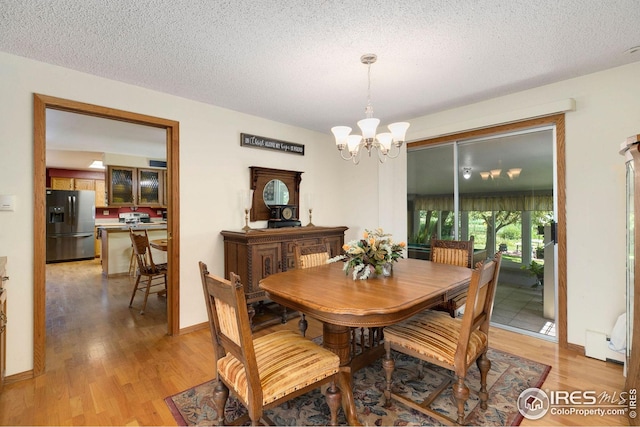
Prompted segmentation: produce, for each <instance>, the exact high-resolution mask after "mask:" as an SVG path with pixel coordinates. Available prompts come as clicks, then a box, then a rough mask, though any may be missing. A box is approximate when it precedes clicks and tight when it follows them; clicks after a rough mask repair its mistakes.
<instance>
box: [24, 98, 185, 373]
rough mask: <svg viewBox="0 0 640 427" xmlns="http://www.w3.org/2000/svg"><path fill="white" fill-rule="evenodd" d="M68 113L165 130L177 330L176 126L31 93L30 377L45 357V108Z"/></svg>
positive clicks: (171, 295)
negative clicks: (32, 164)
mask: <svg viewBox="0 0 640 427" xmlns="http://www.w3.org/2000/svg"><path fill="white" fill-rule="evenodd" d="M47 108H50V109H54V110H61V111H68V112H72V113H78V114H84V115H89V116H94V117H101V118H105V119H112V120H119V121H123V122H128V123H134V124H139V125H144V126H153V127H157V128H163V129H166V131H167V132H166V135H167V139H166V144H167V166H168V173H167V181H168V183H167V184H168V199H169V200H168V203H167V236H168V238H169V239H170V244H169V248H168V253H167V257H168V259H169V272H168V278H167V280H168V292H167V333H168V334H169V335H177V334H178V332H179V329H180V263H179V259H178V254H179V253H180V205H179V203H178V200H180V195H179V158H178V155H179V134H180V128H179V122H177V121H174V120H168V119H162V118H159V117H153V116H147V115H144V114H138V113H133V112H129V111H124V110H117V109H114V108H108V107H102V106H99V105H93V104H86V103H82V102H77V101H72V100H68V99H63V98H56V97H53V96H48V95H42V94H37V93H35V94H34V95H33V145H34V150H33V160H34V182H33V188H34V191H33V201H34V206H33V207H34V217H33V261H34V262H33V291H34V292H33V320H34V326H33V374H34V376H37V375H41V374H43V373H44V372H45V354H46V286H45V284H46V271H45V270H46V266H45V264H46V263H45V260H46V224H45V208H46V206H45V205H46V198H45V189H46V109H47Z"/></svg>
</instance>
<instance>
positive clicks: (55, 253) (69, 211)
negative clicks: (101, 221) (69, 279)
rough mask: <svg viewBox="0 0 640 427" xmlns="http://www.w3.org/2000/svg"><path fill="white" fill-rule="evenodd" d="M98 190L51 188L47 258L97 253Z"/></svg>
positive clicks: (54, 260)
mask: <svg viewBox="0 0 640 427" xmlns="http://www.w3.org/2000/svg"><path fill="white" fill-rule="evenodd" d="M95 200H96V199H95V191H88V190H79V191H68V190H47V210H46V212H47V262H58V261H71V260H80V259H89V258H93V257H94V256H95V245H94V242H95V237H94V228H95V223H96V208H95Z"/></svg>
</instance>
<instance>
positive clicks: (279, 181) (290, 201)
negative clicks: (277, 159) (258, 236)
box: [249, 166, 303, 221]
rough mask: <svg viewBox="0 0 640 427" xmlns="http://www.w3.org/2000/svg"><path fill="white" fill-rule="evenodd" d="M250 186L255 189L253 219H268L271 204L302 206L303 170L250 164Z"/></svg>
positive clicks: (252, 209)
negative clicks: (301, 183) (301, 184)
mask: <svg viewBox="0 0 640 427" xmlns="http://www.w3.org/2000/svg"><path fill="white" fill-rule="evenodd" d="M249 169H250V170H251V180H250V188H251V189H252V190H253V202H252V205H251V221H266V220H268V219H270V217H271V210H270V206H275V205H293V206H296V208H298V207H299V206H300V181H302V174H303V172H297V171H288V170H283V169H270V168H263V167H260V166H250V167H249Z"/></svg>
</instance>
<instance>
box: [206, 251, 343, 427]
mask: <svg viewBox="0 0 640 427" xmlns="http://www.w3.org/2000/svg"><path fill="white" fill-rule="evenodd" d="M199 267H200V276H201V279H202V288H203V291H204V296H205V300H206V303H207V304H206V305H207V313H208V315H209V326H210V329H211V338H212V341H213V347H214V352H213V355H214V362H215V366H216V379H217V381H218V382H217V385H216V387H215V390H214V393H213V401H214V403H215V406H216V411H217V412H218V420H217V421H218V423H220V424H223V423H225V422H226V420H225V416H224V414H225V406H226V403H227V399H228V397H229V391H231V393H233V395H234V396H235V397H237V398H238V400H239V401H240V402H241V403H242V404H243V405H244V406H245V407H246V408H247V411H248V414H247V415H245V416H244V417H240V418H239V419H237V420H234V421H233V423H234V424H240V425H242V423H244V422H245V421H246V419H247V418H249V419H250V420H251V424H252V425H258V424H259V423H260V422H265V423H267V424H273V422H272V421H271V420H269V419H268V418H267V417H266V416H265V415H264V413H263V411H264V410H265V409H268V408H271V407H274V406H278V405H280V404H281V403H283V402H285V401H287V400H289V399H292V398H294V397H297V396H300V395H302V394H304V393H306V392H308V391H310V390H312V389H314V388H317V387H319V386H320V385H322V384H325V383H329V384H330V385H329V387H328V389H327V391H326V393H325V396H326V399H327V404H328V405H329V408H330V410H331V425H337V412H338V408H339V407H340V404H341V401H342V394H341V392H340V389H339V388H338V387H337V386H336V374H337V373H338V371H339V369H340V358H339V357H338V356H337V355H336V354H334V353H333V352H331V351H329V350H326V349H324V348H322V347H320V346H319V345H317V344H316V343H314V342H313V341H311V340H308V339H306V338H304V337H301V336H300V335H299V334H297V333H295V332H293V331H288V330H285V331H279V332H274V333H271V334H268V335H265V336H262V337H259V338H256V339H255V340H254V339H253V336H252V333H251V325H250V321H249V314H248V312H247V303H246V298H245V293H244V290H243V287H242V284H241V282H240V278H239V277H238V276H237V275H236V274H234V273H230V274H229V276H230V279H231V280H225V279H222V278H219V277H215V276H213V275H211V274H209V272H208V271H207V266H206V265H205V264H204V263H202V262H200V263H199Z"/></svg>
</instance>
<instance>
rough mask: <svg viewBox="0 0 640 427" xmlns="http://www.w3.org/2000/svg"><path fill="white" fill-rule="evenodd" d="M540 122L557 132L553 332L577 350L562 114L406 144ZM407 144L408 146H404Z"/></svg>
mask: <svg viewBox="0 0 640 427" xmlns="http://www.w3.org/2000/svg"><path fill="white" fill-rule="evenodd" d="M542 126H554V127H555V133H556V153H555V155H556V171H557V180H556V186H557V188H556V190H557V193H558V195H557V203H558V204H557V206H556V208H557V211H558V218H557V221H558V223H557V226H558V230H557V236H556V238H557V242H558V265H557V266H556V271H557V273H558V306H557V312H556V319H557V324H556V332H557V336H558V344H559V346H560V347H561V348H565V349H572V350H579V349H580V346H576V345H575V344H569V343H568V342H567V212H566V201H567V194H566V176H565V175H566V167H565V120H564V114H554V115H550V116H545V117H538V118H534V119H529V120H522V121H518V122H514V123H508V124H504V125H498V126H491V127H487V128H483V129H475V130H469V131H464V132H459V133H454V134H449V135H445V136H439V137H435V138H428V139H424V140H420V141H416V142H412V143H410V144H409V146H410V147H411V148H417V147H426V146H430V145H434V144H442V143H445V142H454V141H459V140H467V139H474V138H478V137H483V136H490V135H498V134H501V133H507V132H513V131H518V130H523V129H530V128H536V127H542ZM407 148H408V147H407Z"/></svg>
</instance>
